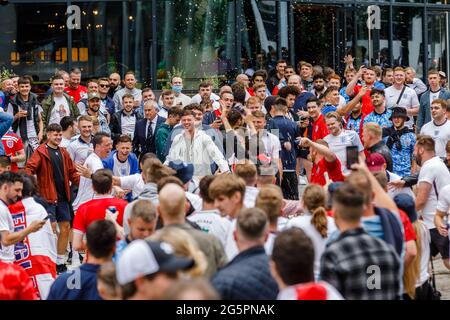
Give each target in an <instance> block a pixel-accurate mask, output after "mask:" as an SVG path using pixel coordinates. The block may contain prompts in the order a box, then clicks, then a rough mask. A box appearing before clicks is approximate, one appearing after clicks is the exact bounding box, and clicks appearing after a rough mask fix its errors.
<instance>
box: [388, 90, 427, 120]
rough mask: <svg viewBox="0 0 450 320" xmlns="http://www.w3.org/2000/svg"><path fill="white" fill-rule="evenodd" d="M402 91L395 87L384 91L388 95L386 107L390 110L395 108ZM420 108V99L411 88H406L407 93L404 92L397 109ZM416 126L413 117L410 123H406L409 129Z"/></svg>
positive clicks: (410, 118)
mask: <svg viewBox="0 0 450 320" xmlns="http://www.w3.org/2000/svg"><path fill="white" fill-rule="evenodd" d="M401 92H402V89H400V90H398V89H396V88H395V87H394V86H390V87H389V88H386V89H384V93H385V95H386V106H387V107H388V108H393V107H394V105H395V104H396V103H397V100H398V98H399V97H400V93H401ZM418 106H419V98H418V97H417V93H416V92H415V91H414V90H413V89H411V88H410V87H405V91H404V92H403V95H402V98H401V99H400V101H399V103H398V105H397V107H402V108H405V109H407V110H408V109H412V108H416V107H418ZM413 124H414V119H413V117H409V121H406V122H405V125H406V126H407V127H408V128H412V126H413Z"/></svg>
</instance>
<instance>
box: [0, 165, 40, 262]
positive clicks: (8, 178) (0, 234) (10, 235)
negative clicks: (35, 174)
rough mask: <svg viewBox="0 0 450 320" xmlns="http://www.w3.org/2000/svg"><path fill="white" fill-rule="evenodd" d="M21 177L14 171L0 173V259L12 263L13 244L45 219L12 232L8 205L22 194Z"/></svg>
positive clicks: (35, 228) (12, 224)
mask: <svg viewBox="0 0 450 320" xmlns="http://www.w3.org/2000/svg"><path fill="white" fill-rule="evenodd" d="M22 189H23V179H22V177H21V176H20V175H19V174H17V173H14V172H4V173H2V174H0V261H3V262H7V263H14V261H15V255H14V244H16V243H18V242H20V241H22V240H23V239H25V237H26V236H28V235H29V234H30V233H33V232H36V231H38V230H39V229H41V228H42V227H43V226H44V224H45V223H46V220H35V221H33V222H31V223H30V224H28V226H27V227H26V228H25V229H22V230H20V231H17V232H14V222H13V216H11V213H10V212H9V209H8V205H10V204H13V203H14V202H16V201H17V199H18V198H19V197H21V196H22Z"/></svg>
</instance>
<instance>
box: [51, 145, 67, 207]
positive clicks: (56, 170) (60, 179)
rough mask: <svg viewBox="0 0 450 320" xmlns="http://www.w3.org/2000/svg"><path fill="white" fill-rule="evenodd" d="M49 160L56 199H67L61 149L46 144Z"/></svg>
mask: <svg viewBox="0 0 450 320" xmlns="http://www.w3.org/2000/svg"><path fill="white" fill-rule="evenodd" d="M47 150H48V154H49V155H50V161H51V162H52V167H53V178H54V179H55V187H56V193H57V194H58V201H67V195H66V187H65V185H64V164H63V159H62V155H61V151H60V150H59V148H58V149H53V148H51V147H49V146H47Z"/></svg>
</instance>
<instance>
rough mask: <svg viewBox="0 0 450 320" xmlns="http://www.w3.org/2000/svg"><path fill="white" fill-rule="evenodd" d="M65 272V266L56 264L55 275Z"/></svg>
mask: <svg viewBox="0 0 450 320" xmlns="http://www.w3.org/2000/svg"><path fill="white" fill-rule="evenodd" d="M66 271H67V267H66V265H65V264H57V265H56V274H61V273H64V272H66Z"/></svg>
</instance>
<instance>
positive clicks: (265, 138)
mask: <svg viewBox="0 0 450 320" xmlns="http://www.w3.org/2000/svg"><path fill="white" fill-rule="evenodd" d="M261 140H262V142H263V144H264V149H265V152H266V155H267V156H268V157H270V158H271V160H272V162H273V163H274V161H278V159H279V158H280V152H281V143H280V139H279V138H278V137H277V136H276V135H274V134H272V133H270V132H265V133H264V134H263V135H262V137H261ZM275 164H276V162H275Z"/></svg>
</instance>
